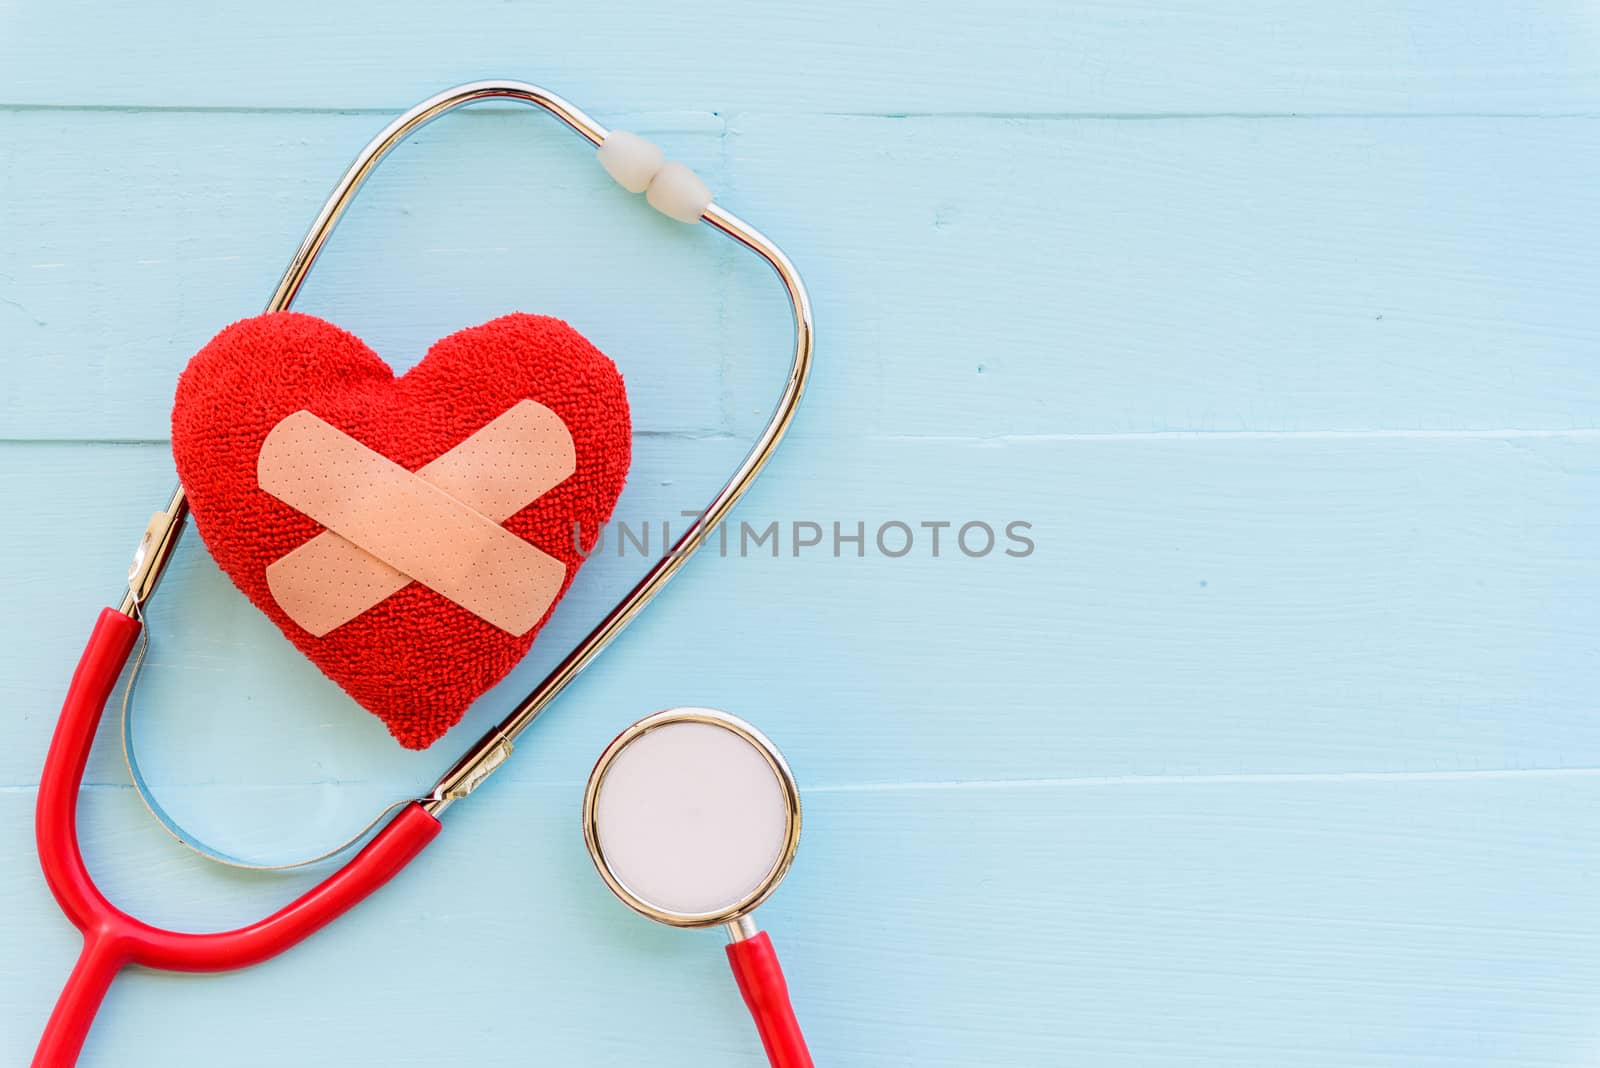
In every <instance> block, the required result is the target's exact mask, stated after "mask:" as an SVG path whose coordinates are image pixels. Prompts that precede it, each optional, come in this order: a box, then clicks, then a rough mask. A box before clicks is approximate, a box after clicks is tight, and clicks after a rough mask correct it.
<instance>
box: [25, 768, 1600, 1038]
mask: <svg viewBox="0 0 1600 1068" xmlns="http://www.w3.org/2000/svg"><path fill="white" fill-rule="evenodd" d="M484 789H485V791H486V796H484V797H482V798H479V799H478V800H477V801H476V802H475V803H474V804H472V805H471V806H468V807H463V808H462V809H461V810H460V811H459V812H458V813H453V814H452V815H451V817H450V827H449V829H448V830H447V831H446V832H445V834H444V835H443V836H441V838H440V839H439V840H438V842H437V843H436V844H435V845H434V846H432V847H431V848H430V850H429V851H428V853H426V854H424V856H423V857H422V858H421V859H420V860H419V861H418V862H417V864H416V865H415V866H414V867H413V868H412V870H410V871H407V872H405V873H403V874H402V875H401V876H400V877H399V878H398V879H397V880H396V881H395V882H394V883H393V884H392V885H390V886H388V887H386V888H385V889H384V890H382V891H381V892H380V893H379V894H378V895H377V896H376V897H375V898H373V899H372V900H371V901H370V902H368V903H366V904H364V905H363V906H362V907H361V908H360V909H358V910H356V911H355V912H354V913H352V914H351V915H350V916H348V917H346V918H345V919H343V920H341V921H340V922H339V923H338V925H337V926H336V927H334V928H331V929H330V930H328V931H326V932H324V933H323V934H320V935H318V936H316V937H314V938H313V939H311V940H310V941H309V942H308V943H306V944H305V945H303V946H301V947H298V948H296V949H295V950H293V951H291V952H290V953H289V954H288V955H287V956H286V957H284V958H281V959H280V960H278V961H276V962H273V963H272V964H270V965H267V966H265V967H261V968H257V969H254V970H251V971H247V972H243V973H237V974H232V975H224V976H199V977H184V976H170V975H152V974H149V973H143V972H135V973H130V974H129V975H127V976H125V977H124V978H123V980H122V981H121V985H120V986H117V987H114V988H113V990H112V993H111V997H110V999H109V1002H108V1004H107V1007H106V1010H105V1012H104V1014H103V1016H102V1018H101V1021H100V1027H99V1029H98V1030H97V1031H96V1033H95V1034H94V1035H92V1036H91V1045H90V1047H89V1049H88V1050H87V1053H86V1056H85V1060H84V1063H85V1064H86V1065H111V1064H157V1063H159V1064H191V1063H192V1064H210V1063H216V1060H217V1057H218V1051H219V1050H225V1051H226V1053H225V1054H224V1057H225V1061H226V1063H228V1064H230V1065H240V1066H267V1065H275V1064H282V1063H285V1062H302V1063H312V1064H345V1063H361V1064H371V1063H381V1064H392V1065H418V1066H420V1065H428V1064H436V1063H439V1061H440V1060H448V1059H450V1055H451V1053H452V1051H456V1050H460V1049H461V1048H463V1047H466V1048H470V1049H471V1050H472V1051H473V1058H474V1060H478V1061H480V1062H482V1063H488V1064H503V1065H513V1064H526V1063H528V1062H529V1061H530V1060H533V1059H538V1060H546V1059H548V1060H549V1061H551V1062H559V1063H571V1064H594V1065H619V1066H620V1065H633V1064H644V1063H649V1064H685V1065H688V1064H696V1065H714V1066H720V1065H727V1066H730V1068H732V1066H744V1065H751V1064H756V1063H759V1058H760V1053H759V1051H758V1048H757V1047H756V1044H755V1036H754V1034H753V1032H752V1031H751V1030H750V1028H749V1026H748V1024H747V1023H746V1021H744V1020H743V1019H742V1018H741V1016H740V1011H739V1008H738V1003H737V995H736V994H735V993H734V992H733V990H732V988H731V983H730V982H729V981H728V979H727V977H726V976H725V975H724V974H723V962H722V961H721V956H722V953H721V949H720V946H719V941H720V940H719V938H718V936H717V935H716V934H714V933H702V934H692V933H684V932H676V931H670V930H666V929H662V928H656V927H654V926H652V925H650V924H648V923H647V922H646V921H644V920H642V919H640V918H638V917H636V916H633V915H632V914H631V913H627V912H626V911H625V910H623V909H622V908H621V906H619V905H616V904H615V903H614V902H612V901H611V900H610V899H608V898H607V897H606V896H605V895H604V894H603V893H602V891H601V889H600V886H599V880H598V877H597V876H595V874H594V872H593V870H592V868H591V867H590V865H589V861H588V858H587V855H586V854H585V853H584V851H583V847H582V844H581V840H580V838H579V837H578V836H577V835H575V834H574V833H573V828H574V825H575V822H576V812H577V797H578V795H577V790H578V781H577V780H572V781H567V782H562V783H553V784H549V785H536V784H528V783H519V782H510V781H499V780H496V781H493V782H491V783H490V784H489V785H488V786H486V787H485V788H484ZM208 792H209V794H210V796H211V803H212V804H226V803H228V799H229V798H230V797H231V796H232V792H231V791H228V790H227V789H225V788H220V787H213V788H210V789H209V790H208ZM30 804H31V796H30V795H29V793H28V792H26V791H17V792H9V793H5V794H0V836H3V837H0V843H3V846H4V849H5V851H6V852H7V854H8V855H18V854H22V855H25V854H26V853H27V852H28V848H29V838H28V820H27V814H28V808H29V806H30ZM806 805H807V808H806V831H805V840H804V842H803V843H802V852H801V858H800V861H799V863H798V864H797V866H796V868H795V869H794V871H793V873H792V874H791V876H790V878H789V880H788V881H787V882H786V884H785V886H784V890H783V892H782V893H781V894H780V895H779V896H778V897H776V898H775V899H774V900H773V901H772V902H771V903H770V905H769V906H768V907H767V908H766V909H765V910H764V913H763V914H764V916H765V918H766V922H767V924H768V925H769V926H770V928H771V929H772V931H773V937H774V939H775V940H776V941H777V943H778V946H779V951H780V953H782V955H783V957H784V959H785V965H786V967H787V970H788V972H789V979H790V985H791V988H792V992H793V994H794V997H795V999H796V1002H797V1004H798V1006H799V1011H800V1013H801V1018H802V1021H803V1023H804V1024H805V1025H806V1026H807V1028H808V1032H809V1035H810V1037H811V1040H812V1043H813V1047H814V1050H815V1053H816V1056H817V1061H818V1063H819V1064H863V1065H866V1064H873V1065H877V1064H893V1065H913V1064H919V1065H920V1064H929V1065H941V1066H950V1068H958V1066H960V1068H964V1066H968V1065H973V1064H1026V1065H1036V1064H1037V1065H1056V1064H1130V1065H1131V1064H1138V1065H1151V1064H1153V1065H1217V1066H1221V1065H1230V1066H1232V1065H1260V1066H1275V1065H1281V1064H1283V1063H1285V1062H1286V1061H1291V1060H1292V1061H1293V1062H1294V1063H1305V1064H1312V1065H1318V1066H1326V1068H1333V1066H1349V1065H1360V1066H1385V1068H1402V1066H1405V1068H1409V1066H1413V1065H1426V1066H1430V1068H1431V1066H1440V1068H1442V1066H1446V1065H1461V1064H1508V1065H1509V1064H1516V1065H1534V1066H1556V1065H1577V1064H1587V1063H1592V1062H1593V1060H1594V1058H1595V1056H1596V1054H1597V1053H1600V1043H1597V1040H1596V1038H1595V1036H1594V1027H1593V1019H1594V1006H1593V990H1594V986H1595V983H1596V982H1597V981H1600V965H1597V963H1596V962H1597V960H1600V954H1597V949H1600V946H1597V940H1596V937H1595V935H1596V932H1595V929H1594V925H1593V915H1594V905H1593V889H1594V888H1593V863H1592V858H1591V857H1588V856H1586V855H1585V854H1584V853H1583V852H1582V847H1581V846H1575V843H1582V842H1586V841H1591V840H1593V838H1594V837H1595V835H1596V833H1600V805H1597V792H1596V783H1595V776H1594V774H1593V773H1592V772H1583V773H1566V774H1543V775H1540V774H1528V773H1523V774H1517V775H1509V776H1508V775H1473V774H1469V775H1464V776H1459V777H1450V776H1443V777H1429V776H1393V777H1382V776H1379V777H1360V776H1332V777H1310V778H1290V779H1287V780H1281V781H1272V782H1251V781H1239V780H1217V781H1211V780H1189V781H1183V782H1174V781H1171V780H1166V781H1161V782H1155V783H1149V784H1127V783H1118V784H1099V783H1094V782H1076V783H1057V784H1033V785H1027V784H1012V785H1006V784H989V785H980V786H973V787H966V788H950V787H922V786H914V785H913V786H899V787H888V788H871V787H868V788H860V787H847V788H843V789H821V790H813V791H811V792H810V793H808V795H807V798H806ZM84 808H85V812H86V816H87V817H88V823H89V825H90V826H91V827H92V828H93V830H92V831H90V832H89V834H88V837H87V848H88V850H89V853H90V857H91V864H92V866H93V867H94V869H95V870H96V871H97V873H98V874H99V875H100V877H101V878H102V879H103V880H104V881H105V882H106V884H107V885H108V887H110V888H113V890H114V891H115V892H116V894H117V895H118V896H119V897H120V898H121V899H122V900H124V901H126V902H127V903H128V904H129V905H130V907H137V908H139V909H140V910H141V911H142V912H143V913H144V914H146V915H148V916H150V917H151V918H152V919H154V920H156V921H158V922H185V923H188V924H193V925H221V924H230V923H235V922H238V921H240V920H243V919H247V918H249V917H250V916H252V915H254V911H255V910H257V909H259V908H260V907H261V905H262V904H263V903H264V902H266V901H278V900H282V899H284V898H285V897H287V896H288V895H289V894H290V893H291V892H292V888H291V887H290V886H285V885H282V884H281V883H280V884H279V885H276V886H271V887H269V888H265V889H264V888H262V887H261V886H260V885H258V884H257V883H254V882H252V881H249V880H241V879H238V878H234V877H229V876H226V875H223V874H221V873H218V872H217V871H215V870H213V869H210V868H206V867H205V866H203V864H202V863H201V862H199V861H191V860H190V859H188V858H185V857H182V856H179V855H177V854H175V853H174V852H173V851H172V850H171V849H169V848H166V846H165V843H164V842H163V841H162V839H161V832H160V831H159V830H156V829H155V828H153V827H152V826H151V825H150V824H149V823H148V821H147V820H145V819H144V817H143V816H142V815H141V813H140V812H139V810H138V806H137V802H136V801H134V800H133V798H132V797H131V795H130V792H129V791H127V790H92V791H90V792H89V793H88V795H87V796H86V798H85V801H84ZM0 872H3V874H0V880H3V882H0V886H3V887H4V889H5V892H6V899H7V901H8V902H12V903H13V904H14V907H13V908H11V909H8V910H7V913H6V915H5V916H4V918H3V919H0V938H3V939H4V941H5V943H6V944H7V945H8V946H17V947H19V948H21V949H23V950H24V951H25V953H26V959H27V960H28V961H29V965H28V967H27V968H26V969H15V968H10V969H7V970H6V971H5V972H4V973H3V976H4V978H3V979H0V993H3V995H4V998H5V1004H6V1005H7V1007H8V1013H9V1014H10V1015H11V1016H12V1017H13V1018H14V1019H16V1020H18V1021H19V1022H28V1023H31V1022H32V1021H35V1020H39V1019H42V1018H43V1016H44V1015H45V1013H46V1012H47V1010H48V1006H49V1003H50V999H51V998H52V996H53V995H54V986H55V983H56V981H57V980H58V978H59V977H60V976H62V975H64V974H65V971H66V969H67V967H68V965H69V964H70V962H71V959H72V955H73V953H74V951H75V948H76V947H75V945H74V942H75V936H74V935H72V934H71V932H70V931H68V930H67V929H66V928H65V925H64V924H61V923H46V922H38V919H37V918H39V917H49V918H51V919H53V918H54V917H51V916H50V913H51V911H52V910H51V906H50V902H49V898H48V894H47V893H46V891H45V889H44V887H43V885H42V884H41V882H40V880H39V877H38V876H37V874H36V873H35V872H34V871H33V870H32V868H31V866H22V867H19V868H18V869H17V870H15V871H13V870H11V869H0ZM1534 902H1536V903H1537V907H1536V908H1530V907H1529V905H1530V903H1534ZM13 959H16V958H13ZM397 1006H404V1008H403V1010H402V1011H397ZM30 1030H31V1029H30V1028H29V1027H26V1026H19V1027H18V1028H16V1029H11V1028H7V1029H6V1030H4V1031H0V1056H4V1057H5V1058H6V1061H7V1063H13V1064H14V1063H19V1062H20V1061H21V1060H22V1059H23V1058H24V1057H25V1056H26V1054H27V1050H28V1048H29V1040H30V1039H31V1037H32V1036H31V1034H30V1033H29V1032H30Z"/></svg>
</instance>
